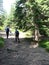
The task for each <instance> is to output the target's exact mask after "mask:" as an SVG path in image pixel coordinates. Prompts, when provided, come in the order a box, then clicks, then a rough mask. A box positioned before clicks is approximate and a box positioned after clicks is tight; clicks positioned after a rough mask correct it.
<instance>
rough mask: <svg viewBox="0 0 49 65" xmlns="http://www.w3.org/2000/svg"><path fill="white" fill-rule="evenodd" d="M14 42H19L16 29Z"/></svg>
mask: <svg viewBox="0 0 49 65" xmlns="http://www.w3.org/2000/svg"><path fill="white" fill-rule="evenodd" d="M15 41H16V42H20V40H19V31H18V30H17V29H16V30H15Z"/></svg>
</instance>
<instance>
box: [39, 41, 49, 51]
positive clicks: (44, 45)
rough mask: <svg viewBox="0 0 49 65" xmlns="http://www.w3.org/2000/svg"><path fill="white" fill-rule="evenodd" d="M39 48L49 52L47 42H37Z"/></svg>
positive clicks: (48, 43)
mask: <svg viewBox="0 0 49 65" xmlns="http://www.w3.org/2000/svg"><path fill="white" fill-rule="evenodd" d="M39 46H40V47H43V48H45V49H46V50H47V51H49V40H42V41H40V42H39Z"/></svg>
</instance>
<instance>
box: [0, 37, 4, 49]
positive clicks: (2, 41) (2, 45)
mask: <svg viewBox="0 0 49 65" xmlns="http://www.w3.org/2000/svg"><path fill="white" fill-rule="evenodd" d="M2 47H4V39H3V38H2V37H0V48H2Z"/></svg>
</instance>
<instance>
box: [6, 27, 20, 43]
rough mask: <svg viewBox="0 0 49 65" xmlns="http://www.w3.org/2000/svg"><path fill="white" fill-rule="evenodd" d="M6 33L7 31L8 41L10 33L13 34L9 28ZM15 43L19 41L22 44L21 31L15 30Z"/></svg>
mask: <svg viewBox="0 0 49 65" xmlns="http://www.w3.org/2000/svg"><path fill="white" fill-rule="evenodd" d="M5 31H6V36H7V39H8V37H9V32H11V31H10V29H9V27H6V29H5ZM15 41H16V42H17V41H18V42H20V40H19V31H18V30H17V28H16V29H15Z"/></svg>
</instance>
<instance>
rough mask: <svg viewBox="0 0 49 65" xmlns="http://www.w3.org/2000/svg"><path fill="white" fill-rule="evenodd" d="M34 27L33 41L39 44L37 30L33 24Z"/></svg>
mask: <svg viewBox="0 0 49 65" xmlns="http://www.w3.org/2000/svg"><path fill="white" fill-rule="evenodd" d="M34 25H35V31H34V40H35V42H36V43H38V42H39V30H38V26H37V24H34Z"/></svg>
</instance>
